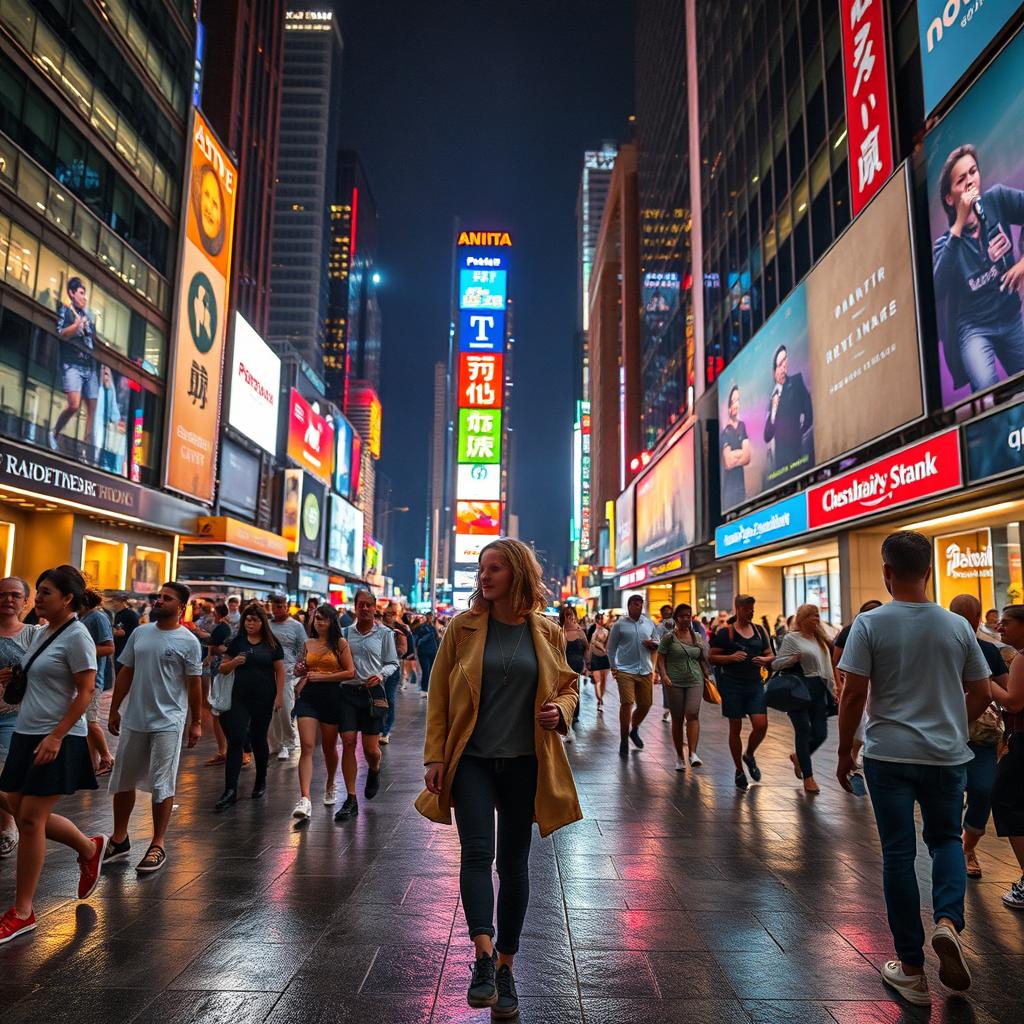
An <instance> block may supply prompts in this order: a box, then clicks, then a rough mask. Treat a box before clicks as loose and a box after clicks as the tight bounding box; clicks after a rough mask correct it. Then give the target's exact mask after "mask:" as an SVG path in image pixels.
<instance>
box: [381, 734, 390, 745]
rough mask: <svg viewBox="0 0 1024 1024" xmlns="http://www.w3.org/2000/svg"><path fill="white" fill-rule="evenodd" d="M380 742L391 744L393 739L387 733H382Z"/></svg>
mask: <svg viewBox="0 0 1024 1024" xmlns="http://www.w3.org/2000/svg"><path fill="white" fill-rule="evenodd" d="M380 741H381V743H390V742H391V737H390V736H389V735H388V734H387V733H386V732H385V733H381V736H380Z"/></svg>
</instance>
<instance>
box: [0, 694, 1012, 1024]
mask: <svg viewBox="0 0 1024 1024" xmlns="http://www.w3.org/2000/svg"><path fill="white" fill-rule="evenodd" d="M399 697H400V704H399V708H398V726H397V729H396V732H395V734H394V739H393V742H392V743H391V744H390V746H389V747H387V748H385V755H384V756H385V768H384V771H385V774H384V776H383V785H382V789H381V792H380V794H379V795H378V796H377V798H376V799H375V800H373V801H372V802H370V801H365V800H360V807H361V813H360V815H359V817H358V818H357V819H356V820H355V821H353V822H349V823H346V824H339V825H336V824H335V823H334V821H333V816H332V814H331V813H330V810H329V809H328V808H326V807H324V806H323V805H322V804H321V803H319V802H318V801H317V799H316V798H317V797H318V795H322V790H323V778H324V776H323V767H322V764H318V766H317V769H316V774H315V775H314V787H313V796H314V798H315V799H314V804H313V808H314V813H313V818H312V821H311V822H310V823H309V824H308V825H307V826H305V827H301V828H298V829H296V828H295V827H293V822H292V819H291V818H290V813H291V810H292V807H293V806H294V803H295V800H296V798H297V788H296V787H297V780H296V766H295V764H296V759H295V758H294V757H293V759H292V762H291V763H290V764H283V763H279V762H277V761H272V762H271V769H270V783H269V787H268V795H267V797H266V798H265V799H263V800H261V801H259V802H256V803H254V802H252V801H250V800H248V799H243V800H241V801H240V802H239V803H238V804H237V805H236V806H235V807H233V808H231V809H229V810H228V811H226V812H225V813H223V814H219V815H218V814H215V813H213V811H212V810H211V807H212V805H213V802H214V801H215V800H216V798H217V797H218V796H219V794H220V791H221V782H222V778H221V774H220V769H219V768H209V767H204V766H203V761H204V760H205V759H206V758H207V757H209V755H210V753H211V743H210V741H209V740H204V741H203V743H202V745H201V746H200V747H199V748H198V749H196V750H193V751H189V750H186V751H184V753H183V756H182V771H181V780H180V786H179V796H178V800H179V804H180V806H179V807H178V809H177V810H176V811H175V814H174V818H173V821H172V826H171V832H170V834H169V844H168V862H167V866H166V868H165V869H164V870H163V871H162V872H161V873H160V874H158V875H155V876H151V877H148V878H139V877H138V876H137V875H136V873H135V871H134V867H133V865H134V863H135V862H136V860H137V859H139V858H140V857H141V856H142V854H143V853H144V852H145V848H146V845H147V840H148V832H147V829H148V816H149V809H148V805H147V804H143V803H142V801H140V808H141V809H137V811H136V814H135V817H134V818H133V833H132V839H133V844H134V846H133V858H132V860H131V861H130V862H129V863H128V864H117V865H112V866H110V867H108V868H107V870H106V872H105V873H104V878H103V880H102V881H101V883H100V886H99V888H98V889H97V890H96V893H95V895H94V896H93V897H92V898H91V899H89V900H88V901H86V902H81V903H80V902H78V901H77V900H75V899H74V898H73V897H74V893H75V886H76V883H77V875H78V872H77V867H76V865H75V863H74V856H73V854H71V853H70V851H67V850H65V849H63V848H58V847H54V846H51V848H50V852H49V856H48V860H47V863H46V867H45V869H44V874H43V880H42V883H41V886H40V892H39V898H38V900H37V915H38V916H39V918H40V920H39V929H38V931H37V932H36V933H35V936H34V937H33V938H27V939H21V940H18V941H16V942H14V943H11V944H9V945H7V946H4V947H2V948H0V1008H2V1009H0V1020H2V1021H3V1024H22V1022H29V1021H31V1022H33V1024H36V1022H53V1024H57V1022H63V1021H67V1022H69V1024H70V1022H74V1024H93V1022H95V1024H127V1022H129V1021H132V1022H137V1024H149V1022H153V1024H157V1022H159V1024H184V1022H189V1021H196V1022H213V1024H216V1022H221V1021H223V1022H225V1024H226V1022H231V1024H250V1022H257V1021H264V1020H266V1021H270V1022H273V1024H286V1022H287V1024H292V1022H300V1021H301V1022H309V1024H320V1022H328V1021H332V1022H333V1021H359V1022H360V1024H379V1022H395V1024H428V1022H429V1024H450V1022H456V1021H473V1020H481V1021H486V1020H489V1013H488V1012H487V1011H475V1010H470V1009H469V1008H468V1007H467V1006H466V1004H465V986H466V980H467V977H468V963H469V959H470V954H469V950H470V946H469V943H468V940H467V939H466V936H465V930H464V929H465V925H464V920H463V918H462V913H461V908H460V906H459V896H458V846H457V842H456V836H455V832H454V829H448V828H444V827H442V826H437V825H433V824H431V823H430V822H427V821H425V820H424V819H422V818H421V817H420V816H419V815H418V814H417V813H416V811H415V810H414V809H413V806H412V800H413V798H414V797H415V795H416V793H417V792H418V791H419V788H420V779H421V774H422V769H421V767H420V760H421V758H420V750H421V747H420V745H421V736H422V727H423V717H424V702H423V701H421V700H420V699H419V696H418V694H417V693H416V692H415V691H413V690H412V689H410V690H408V691H406V692H404V693H401V694H400V695H399ZM607 706H608V710H607V712H606V713H605V714H604V715H603V716H601V717H598V716H597V715H596V713H595V702H594V698H593V691H592V689H591V688H590V687H589V686H588V687H586V688H585V691H584V703H583V713H582V724H581V727H580V729H579V731H578V738H577V742H576V743H575V744H573V745H572V746H570V747H569V748H568V749H569V757H570V761H571V763H572V766H573V770H574V772H575V774H576V780H577V784H578V787H579V791H580V799H581V802H582V805H583V810H584V814H585V820H584V821H582V822H580V823H578V824H577V825H574V826H570V827H568V828H565V829H562V830H561V831H560V832H558V833H557V834H556V835H555V836H554V837H553V839H550V840H546V841H540V840H536V839H535V842H534V847H533V853H532V897H531V904H530V911H529V915H528V917H527V921H526V929H525V934H524V937H523V948H522V952H521V954H520V956H519V957H517V959H516V978H517V983H518V987H519V993H520V997H521V1003H522V1013H521V1018H522V1020H523V1021H524V1022H551V1024H554V1022H557V1024H583V1022H586V1024H620V1022H622V1024H626V1022H629V1024H647V1022H654V1021H657V1022H659V1024H664V1022H672V1021H679V1022H685V1024H719V1022H722V1024H726V1022H728V1024H732V1022H744V1021H752V1022H757V1024H768V1022H793V1024H868V1022H872V1024H874V1022H879V1024H881V1022H885V1024H889V1022H898V1021H915V1022H918V1021H926V1020H929V1019H930V1020H932V1021H950V1022H953V1021H964V1022H976V1024H993V1022H996V1021H998V1022H1004V1024H1005V1022H1009V1021H1019V1020H1024V915H1014V913H1013V912H1012V911H1009V910H1006V909H1005V908H1004V907H1003V906H1002V904H1001V902H1000V894H1001V893H1002V892H1003V890H1004V889H1005V888H1006V887H1007V885H1008V883H1009V882H1010V881H1011V880H1013V879H1014V878H1015V877H1016V874H1017V873H1016V869H1015V864H1014V861H1013V857H1012V855H1011V853H1010V851H1009V848H1008V847H1007V845H1006V844H1005V843H1003V842H1000V841H999V840H997V839H995V838H994V836H989V837H986V839H984V840H983V842H982V844H981V847H980V850H979V852H980V856H981V862H982V867H983V868H984V872H985V874H984V878H983V879H982V880H981V881H979V882H973V881H972V882H970V883H969V884H970V888H969V890H968V903H967V917H968V928H967V931H966V932H965V933H964V936H963V941H964V945H965V946H966V947H967V948H968V950H969V955H970V957H971V963H972V966H973V969H974V975H975V984H974V987H973V988H972V990H971V991H970V992H969V993H968V994H967V996H968V998H962V997H958V996H957V997H954V996H951V995H950V994H948V993H946V992H945V990H944V989H942V987H941V986H940V985H939V982H938V978H937V973H936V964H935V961H934V958H933V957H932V955H931V952H930V950H929V952H928V957H929V961H928V974H929V980H930V983H931V987H932V993H933V1004H932V1009H931V1013H930V1015H929V1013H928V1012H927V1011H923V1010H920V1009H917V1008H912V1007H908V1006H907V1005H906V1004H900V1003H898V1002H897V1001H896V1000H895V997H893V996H891V995H890V994H889V993H888V991H887V990H886V989H885V987H884V986H883V985H882V983H881V981H880V980H879V976H878V970H877V968H878V965H879V964H880V963H881V962H882V961H883V960H886V959H889V958H891V957H892V955H893V953H892V947H891V941H890V938H889V933H888V930H887V928H886V923H885V916H884V906H883V903H882V896H881V868H880V860H879V851H878V841H877V836H876V833H875V827H874V823H873V820H872V817H871V811H870V807H869V805H868V802H867V800H866V799H858V798H856V797H853V796H849V795H847V794H845V793H843V792H842V791H841V790H840V789H839V787H838V784H837V783H836V782H835V780H834V778H833V777H832V774H831V773H832V767H833V766H834V763H835V758H834V751H835V735H834V733H835V729H834V724H835V723H834V722H833V723H831V724H832V726H833V730H832V732H833V734H832V736H831V737H830V739H829V742H828V744H827V745H826V747H825V748H823V751H822V752H821V755H820V756H819V757H818V759H817V760H818V762H819V764H820V765H821V767H820V769H819V771H818V774H817V778H818V781H819V783H820V784H821V786H822V793H821V795H820V796H818V797H808V796H806V795H805V794H804V793H803V790H802V788H801V785H800V783H799V782H797V780H796V779H795V778H794V777H793V773H792V770H791V767H790V765H789V762H788V760H787V755H788V753H789V751H790V749H791V746H790V739H791V730H790V727H789V723H788V721H787V720H786V719H785V718H783V717H781V716H778V715H776V714H775V713H773V717H772V721H771V727H770V731H769V735H768V740H767V741H766V743H765V745H764V746H763V747H762V754H761V756H760V757H759V761H760V763H761V767H762V769H763V771H764V778H763V782H762V783H761V784H760V785H752V786H751V788H750V790H749V791H748V792H746V793H740V792H738V791H737V790H736V789H735V787H734V785H733V769H732V764H731V761H730V760H729V756H728V751H727V749H726V746H725V729H724V723H723V721H722V719H721V717H720V716H719V714H718V709H717V708H711V707H710V706H708V705H705V706H704V711H703V719H704V736H703V738H702V742H701V748H700V753H701V755H702V757H703V758H704V762H705V764H704V766H703V767H702V768H699V769H687V770H686V771H685V772H679V773H677V772H676V771H675V770H674V763H675V758H674V753H673V751H672V749H671V743H670V740H669V729H668V725H667V724H662V722H661V716H660V712H658V713H657V714H655V713H653V712H652V715H651V716H650V718H649V719H648V721H647V722H646V723H645V724H644V727H643V729H642V736H643V738H644V740H645V742H646V746H645V749H644V750H643V751H642V752H637V751H633V752H632V753H631V754H630V757H629V760H628V761H626V762H623V761H620V759H619V758H618V756H617V744H618V735H617V733H618V730H617V706H616V704H615V699H614V696H610V697H609V699H608V700H607ZM655 710H656V711H657V709H655ZM251 780H252V773H251V770H250V771H248V772H245V773H243V789H242V793H243V796H247V795H248V794H247V789H248V787H250V786H251ZM361 789H362V764H361V765H360V792H361ZM60 809H61V810H62V811H63V813H65V814H67V815H68V816H70V817H72V818H73V819H74V820H75V821H76V822H77V823H78V824H79V825H80V826H81V827H82V828H83V829H84V830H85V831H87V832H90V831H92V832H98V831H101V830H108V829H109V828H110V825H111V814H110V803H109V799H108V797H107V794H106V793H105V792H103V791H100V792H98V793H92V794H80V795H79V796H77V797H75V798H73V799H69V800H67V801H65V802H64V803H62V805H61V807H60ZM927 872H928V866H927V856H926V855H925V854H924V853H923V852H922V855H921V858H920V860H919V873H920V874H921V875H922V876H923V877H928V875H927ZM13 891H14V864H13V862H12V861H9V860H8V861H4V862H2V863H0V902H2V903H3V905H4V906H5V907H6V906H9V905H10V903H11V902H12V897H13ZM924 909H925V912H926V913H927V894H925V897H924Z"/></svg>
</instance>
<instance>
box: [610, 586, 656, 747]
mask: <svg viewBox="0 0 1024 1024" xmlns="http://www.w3.org/2000/svg"><path fill="white" fill-rule="evenodd" d="M643 612H644V599H643V598H642V597H641V596H640V595H639V594H634V595H633V596H632V597H631V598H630V599H629V600H628V601H627V602H626V613H627V614H626V615H624V616H623V617H622V618H621V619H619V620H618V621H617V622H616V623H615V625H614V626H612V628H611V632H610V633H609V635H608V660H609V661H610V662H611V666H612V675H613V676H614V677H615V682H616V683H617V684H618V687H619V731H620V734H621V739H620V740H619V757H629V741H630V740H632V741H633V743H634V745H635V746H636V747H637V749H639V750H643V749H644V741H643V740H642V739H640V723H641V722H642V721H643V720H644V719H645V718H646V717H647V712H648V711H650V710H651V705H652V704H653V703H654V665H653V663H652V661H651V658H652V655H653V654H654V652H655V651H657V649H658V639H659V637H660V636H661V634H660V633H659V631H658V627H657V626H656V625H655V624H654V622H653V621H652V620H651V619H649V618H648V617H647V616H646V615H644V613H643ZM634 704H635V705H636V710H635V711H634V710H633V705H634Z"/></svg>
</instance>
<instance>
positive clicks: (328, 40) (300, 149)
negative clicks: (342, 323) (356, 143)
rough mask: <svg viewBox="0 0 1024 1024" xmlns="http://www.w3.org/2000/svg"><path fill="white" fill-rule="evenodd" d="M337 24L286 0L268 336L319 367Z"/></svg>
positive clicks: (329, 15) (337, 87)
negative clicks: (283, 342)
mask: <svg viewBox="0 0 1024 1024" xmlns="http://www.w3.org/2000/svg"><path fill="white" fill-rule="evenodd" d="M341 58H342V40H341V29H340V27H339V25H338V20H337V18H336V17H335V15H334V13H333V12H332V11H330V10H307V9H305V8H304V7H302V6H300V5H298V4H296V3H294V2H293V3H290V4H289V7H288V11H287V12H286V14H285V41H284V87H283V90H282V97H281V139H280V150H279V153H278V158H277V182H276V196H275V200H274V234H273V245H272V249H271V256H272V260H273V266H272V269H271V277H270V287H271V294H270V323H269V327H268V336H269V339H270V340H271V341H289V342H291V343H292V345H294V346H295V348H296V350H297V351H298V352H299V353H300V355H301V356H302V358H303V359H305V360H306V362H307V363H309V364H310V365H311V366H312V367H313V368H314V369H315V370H317V372H321V371H322V369H323V344H324V330H325V323H326V320H327V305H328V254H329V250H330V245H329V239H330V210H329V206H330V201H331V192H332V190H333V186H334V180H335V165H336V156H337V148H338V130H339V128H338V124H339V114H340V104H339V98H340V91H341Z"/></svg>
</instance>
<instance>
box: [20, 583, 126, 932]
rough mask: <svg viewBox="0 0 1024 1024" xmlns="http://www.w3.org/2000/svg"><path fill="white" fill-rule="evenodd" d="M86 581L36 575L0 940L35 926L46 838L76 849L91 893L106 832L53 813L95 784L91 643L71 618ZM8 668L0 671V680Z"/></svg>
mask: <svg viewBox="0 0 1024 1024" xmlns="http://www.w3.org/2000/svg"><path fill="white" fill-rule="evenodd" d="M85 601H86V585H85V580H84V579H83V578H82V574H81V573H80V572H79V571H78V570H77V569H76V568H74V567H73V566H70V565H61V566H58V567H57V568H56V569H48V570H47V571H46V572H44V573H43V574H42V575H41V576H40V577H39V579H38V580H37V581H36V601H35V610H36V614H37V615H38V616H39V618H41V619H45V620H46V621H47V622H48V623H49V625H48V626H47V627H46V629H41V630H39V632H38V633H37V634H36V636H35V638H34V639H33V642H32V645H31V646H30V647H29V649H28V651H27V652H26V654H25V657H24V658H23V659H22V663H21V666H22V670H23V671H26V670H27V675H28V685H27V688H26V691H25V696H24V699H23V700H22V702H21V704H20V705H19V707H18V720H17V723H16V724H15V726H14V736H13V737H12V738H11V749H10V752H9V753H8V755H7V762H6V764H5V765H4V770H3V774H2V775H0V792H2V793H3V794H5V797H6V803H7V804H8V806H9V808H10V810H11V813H12V814H13V815H14V817H15V820H16V821H17V823H18V832H19V833H20V841H19V843H18V868H17V882H16V889H15V898H14V906H13V907H11V908H10V910H8V911H7V913H6V914H4V916H3V917H2V918H0V944H3V943H5V942H10V941H11V940H12V939H15V938H17V937H18V936H19V935H25V934H27V933H28V932H30V931H32V930H33V929H34V928H35V926H36V918H35V914H34V913H33V912H32V901H33V898H34V896H35V891H36V886H37V885H38V884H39V876H40V874H41V873H42V870H43V862H44V861H45V859H46V840H47V839H48V838H49V839H53V840H56V841H57V842H58V843H63V844H64V845H65V846H70V847H71V849H73V850H74V851H75V852H76V853H77V854H78V864H79V879H78V898H79V899H80V900H84V899H86V898H87V897H88V896H90V895H92V892H93V890H94V889H95V888H96V885H97V883H98V882H99V877H100V865H101V861H102V857H103V850H104V848H105V847H106V845H107V837H106V836H93V837H92V838H89V837H87V836H86V835H84V834H83V833H82V832H81V831H80V830H79V829H78V828H77V827H76V826H75V825H74V824H73V823H72V822H70V821H68V819H67V818H62V817H61V816H60V815H59V814H54V813H53V809H54V807H55V806H56V804H57V801H58V800H59V799H60V798H61V797H62V796H65V795H70V794H72V793H75V792H76V791H77V790H79V789H96V788H97V786H96V775H95V773H94V772H93V767H92V758H91V756H90V754H89V745H88V743H87V742H86V734H87V730H86V724H85V709H86V708H87V707H88V706H89V701H90V700H91V699H92V694H93V690H94V688H95V686H96V645H95V644H94V643H93V639H92V637H91V636H90V634H89V631H88V630H87V629H86V628H85V626H83V625H82V623H81V622H79V621H78V617H77V614H76V613H77V612H78V611H79V609H81V608H83V607H84V606H85ZM10 678H11V669H5V670H3V672H2V673H0V683H2V684H3V685H4V687H6V686H7V684H8V683H9V682H10Z"/></svg>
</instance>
